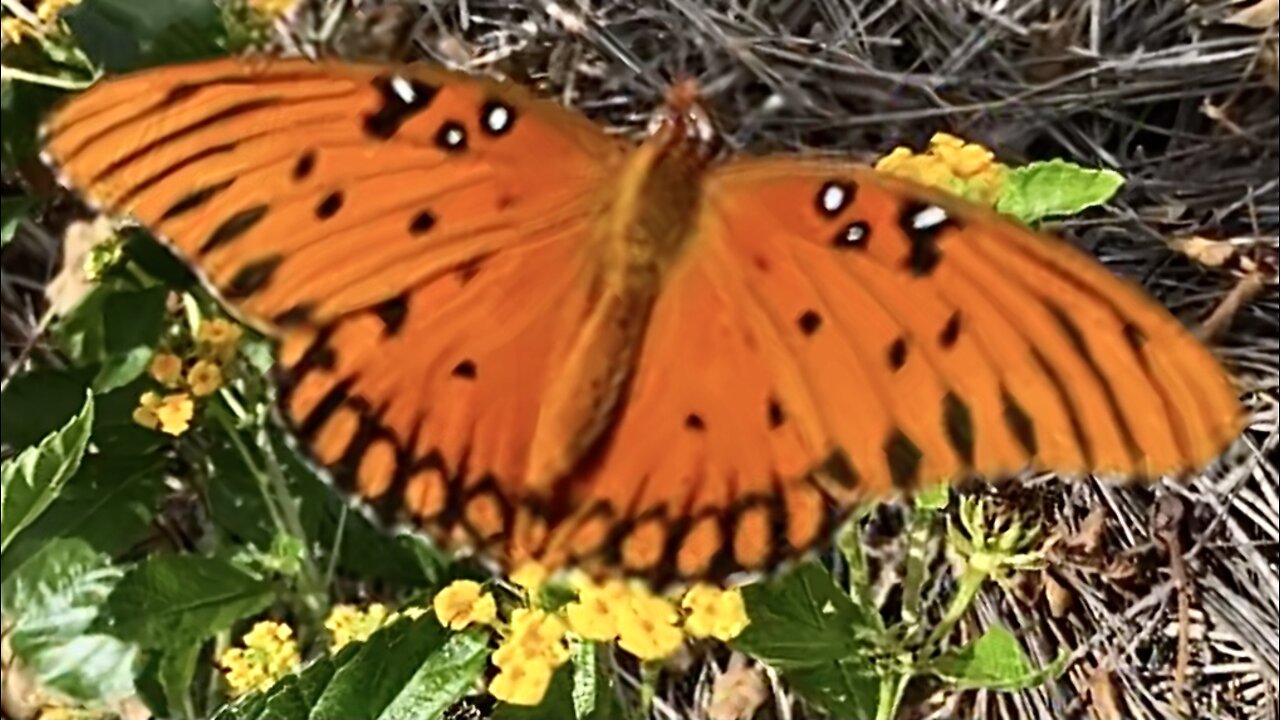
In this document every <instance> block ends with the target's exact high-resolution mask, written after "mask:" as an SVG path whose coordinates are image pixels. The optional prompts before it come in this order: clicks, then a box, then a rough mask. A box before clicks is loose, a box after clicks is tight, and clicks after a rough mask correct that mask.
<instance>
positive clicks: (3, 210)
mask: <svg viewBox="0 0 1280 720" xmlns="http://www.w3.org/2000/svg"><path fill="white" fill-rule="evenodd" d="M35 207H36V199H35V198H30V197H26V196H24V195H19V196H16V197H7V198H0V248H2V247H4V246H5V245H8V244H9V241H10V240H12V239H13V236H14V233H16V232H17V231H18V222H19V221H21V220H22V219H23V218H25V217H27V216H28V215H30V214H31V211H32V210H34V209H35Z"/></svg>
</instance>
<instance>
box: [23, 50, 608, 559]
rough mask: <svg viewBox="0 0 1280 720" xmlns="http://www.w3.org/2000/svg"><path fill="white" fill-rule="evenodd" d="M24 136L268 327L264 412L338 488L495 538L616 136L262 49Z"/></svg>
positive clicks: (488, 88)
mask: <svg viewBox="0 0 1280 720" xmlns="http://www.w3.org/2000/svg"><path fill="white" fill-rule="evenodd" d="M47 134H48V140H47V151H48V154H49V156H50V159H51V162H52V163H53V164H54V165H55V166H56V167H58V168H59V169H60V171H61V172H62V173H63V175H64V181H65V182H66V183H67V184H68V185H70V186H72V187H75V188H78V189H79V190H81V191H82V192H83V193H84V194H85V195H86V196H87V197H88V198H89V199H90V200H91V201H93V202H95V203H97V204H98V205H100V206H102V207H105V208H107V209H109V210H111V211H113V212H120V213H130V214H132V215H134V216H135V217H137V218H138V219H139V220H140V221H141V222H142V223H144V224H145V225H147V226H148V227H149V228H150V229H152V230H153V231H154V232H155V233H156V234H157V235H159V236H161V237H163V238H165V239H166V240H167V241H168V242H169V243H170V244H171V245H172V246H173V247H174V248H175V249H176V250H177V251H178V252H179V254H181V255H182V256H183V257H185V258H186V259H188V260H189V261H191V262H192V263H193V264H194V266H195V267H196V268H197V269H198V271H199V272H201V274H202V275H203V276H204V277H205V279H206V280H207V281H208V284H209V285H210V286H211V287H212V288H213V289H214V290H216V291H217V292H218V293H219V294H220V295H221V296H222V297H223V298H224V299H225V300H227V301H228V302H229V303H230V305H231V307H232V308H233V309H234V310H236V311H237V312H238V314H239V315H240V316H241V317H242V318H243V319H245V320H246V321H248V322H250V323H251V324H253V325H255V326H257V327H258V328H260V329H262V330H263V331H264V332H266V333H268V334H270V335H273V336H276V337H278V338H279V340H280V348H279V365H280V367H279V370H280V371H281V380H282V387H281V402H280V406H281V408H282V410H283V412H284V415H285V416H286V418H287V419H288V420H289V421H290V422H291V424H292V425H294V426H295V428H296V430H297V431H298V433H299V435H300V436H301V439H302V440H303V441H304V442H305V443H306V444H307V445H308V447H310V448H311V450H312V452H313V454H314V455H315V457H316V458H317V459H318V460H319V461H321V462H322V463H324V464H326V465H329V466H331V467H333V468H334V469H335V470H336V473H335V474H336V477H337V478H338V479H339V481H340V482H341V483H343V484H345V485H347V486H348V487H349V489H354V490H356V491H358V493H359V494H360V495H362V496H363V497H365V498H366V499H368V500H371V501H372V502H373V503H374V504H375V505H378V506H381V509H382V510H384V511H385V512H386V514H387V515H388V516H391V517H401V518H409V519H412V520H414V521H415V522H425V521H426V520H435V521H436V523H435V524H434V526H439V525H444V526H448V525H452V524H454V523H455V521H457V520H459V519H460V520H461V521H462V525H463V526H465V527H466V529H468V530H470V531H471V534H472V535H473V536H474V537H476V538H478V539H480V540H481V541H486V540H488V539H499V538H505V537H506V535H509V534H510V532H509V531H510V528H511V526H512V525H513V523H514V514H515V511H516V505H517V504H518V501H517V498H518V496H519V493H520V490H519V486H520V484H521V483H522V482H523V478H524V468H525V465H526V462H527V456H528V454H529V443H530V439H531V437H532V436H533V435H534V426H535V424H536V422H537V420H538V416H539V412H540V402H541V399H542V392H543V389H544V388H545V387H546V385H547V384H548V382H549V379H550V378H551V377H553V376H554V374H555V373H556V372H557V370H558V369H559V367H560V365H561V364H562V363H563V362H564V356H565V353H566V352H567V351H568V347H569V346H570V345H571V343H572V342H573V340H574V338H576V337H577V335H578V334H579V333H580V332H581V328H582V326H583V323H584V319H585V318H586V317H587V315H588V312H589V309H590V306H591V305H592V304H593V302H594V292H595V290H594V286H595V285H596V284H597V275H598V273H599V272H600V267H599V263H598V261H597V259H596V258H595V257H594V256H593V255H591V254H590V252H589V251H590V250H591V245H590V242H589V241H590V237H589V233H590V231H591V228H592V227H593V224H592V223H593V213H595V212H597V209H598V207H599V204H600V202H601V200H600V198H599V195H598V193H599V188H601V187H603V186H604V185H605V180H606V178H607V177H608V176H609V174H610V173H612V172H614V165H616V164H617V163H618V162H620V161H621V159H622V157H623V152H624V150H625V146H623V145H621V144H620V143H617V142H615V141H614V140H612V139H610V138H608V137H607V136H606V135H605V134H604V133H603V132H602V131H601V130H600V129H599V128H598V127H597V126H595V125H594V124H592V123H590V122H589V121H587V120H586V119H585V118H583V117H582V116H580V115H577V114H574V113H571V112H568V111H566V110H564V109H562V108H560V107H559V106H557V105H555V104H553V103H550V102H547V101H543V100H538V99H536V98H533V97H532V96H531V95H529V94H528V93H527V92H525V91H524V90H523V89H521V88H519V87H516V86H512V85H507V84H501V83H497V82H492V81H488V80H484V79H478V78H473V77H470V76H466V75H461V74H456V73H451V72H448V71H444V70H440V69H436V68H431V67H418V66H409V67H405V68H401V69H393V68H389V67H384V66H374V65H352V64H338V63H334V64H313V63H310V62H307V61H303V60H262V59H257V60H223V61H216V62H210V63H204V64H198V65H186V66H176V67H169V68H160V69H157V70H152V71H148V72H144V73H141V74H137V75H132V76H127V77H124V78H121V79H116V80H112V81H109V82H106V83H103V84H101V85H98V86H96V87H95V88H93V89H91V90H89V91H87V92H86V93H84V94H83V95H81V96H79V97H77V98H75V99H74V100H73V101H72V102H70V103H69V104H67V105H65V106H64V107H63V108H61V109H60V110H59V111H57V112H56V113H55V114H54V115H53V116H52V118H51V119H50V121H49V123H48V125H47ZM478 379H483V382H479V381H478ZM445 529H446V530H447V529H448V528H447V527H446V528H445Z"/></svg>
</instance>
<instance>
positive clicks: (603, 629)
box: [564, 580, 629, 642]
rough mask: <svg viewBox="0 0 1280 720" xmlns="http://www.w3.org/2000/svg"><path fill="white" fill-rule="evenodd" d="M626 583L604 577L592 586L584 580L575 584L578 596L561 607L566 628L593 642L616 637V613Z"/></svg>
mask: <svg viewBox="0 0 1280 720" xmlns="http://www.w3.org/2000/svg"><path fill="white" fill-rule="evenodd" d="M628 592H629V591H628V590H627V586H626V584H624V583H623V582H622V581H621V580H608V581H606V582H605V583H604V584H603V585H596V584H595V583H593V582H591V581H589V580H587V581H582V582H579V583H578V599H577V601H575V602H571V603H568V604H567V605H565V606H564V615H565V619H567V620H568V621H569V628H570V629H572V630H573V632H574V633H576V634H577V635H578V636H579V637H581V638H584V639H586V640H594V641H596V642H609V641H611V640H613V639H615V638H617V637H618V616H619V614H620V612H621V610H622V608H623V607H625V605H626V602H627V599H628Z"/></svg>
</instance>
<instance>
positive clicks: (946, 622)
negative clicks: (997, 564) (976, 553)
mask: <svg viewBox="0 0 1280 720" xmlns="http://www.w3.org/2000/svg"><path fill="white" fill-rule="evenodd" d="M976 565H977V564H975V563H974V562H973V558H970V562H969V565H968V566H967V567H966V568H965V571H964V574H963V575H961V576H960V583H959V586H958V587H957V588H956V593H955V595H953V596H952V598H951V603H950V604H949V605H947V612H946V614H944V615H943V616H942V619H941V620H939V621H938V624H937V625H935V626H934V627H933V632H931V633H929V639H928V640H926V641H925V644H924V648H923V649H922V650H921V653H920V657H921V658H928V657H929V656H931V655H932V654H933V652H934V650H935V649H937V647H938V645H939V643H941V642H942V641H943V640H945V639H946V638H947V636H948V635H950V634H951V629H952V628H954V627H955V624H956V623H957V622H959V621H960V618H962V617H964V615H965V613H967V612H968V611H969V606H970V605H972V604H973V599H974V598H975V597H977V595H978V591H979V590H981V589H982V585H983V584H984V583H985V582H986V581H987V576H988V572H987V570H986V569H984V568H979V567H977V566H976Z"/></svg>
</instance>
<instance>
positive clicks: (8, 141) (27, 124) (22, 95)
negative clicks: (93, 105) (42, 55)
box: [0, 43, 65, 172]
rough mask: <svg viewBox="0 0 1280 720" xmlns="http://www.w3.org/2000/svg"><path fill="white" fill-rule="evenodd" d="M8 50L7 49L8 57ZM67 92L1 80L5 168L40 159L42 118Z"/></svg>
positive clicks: (0, 144) (1, 160)
mask: <svg viewBox="0 0 1280 720" xmlns="http://www.w3.org/2000/svg"><path fill="white" fill-rule="evenodd" d="M24 44H25V43H24ZM8 49H9V48H5V50H6V55H5V56H6V58H7V57H8V53H7V51H8ZM63 95H65V93H64V92H63V91H61V90H57V89H55V88H51V87H48V86H47V85H35V84H33V83H25V82H12V81H10V82H5V83H0V164H2V165H3V167H4V168H5V170H7V171H9V172H14V171H16V169H17V168H18V167H19V166H20V165H21V164H23V163H25V162H28V161H32V160H35V159H36V155H37V154H39V150H40V143H39V142H38V141H37V139H36V134H37V133H36V131H37V128H39V126H40V119H41V117H42V116H43V115H44V113H45V111H46V110H48V109H49V107H50V106H52V105H53V104H54V103H55V102H57V100H58V99H59V98H61V97H62V96H63Z"/></svg>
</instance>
